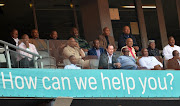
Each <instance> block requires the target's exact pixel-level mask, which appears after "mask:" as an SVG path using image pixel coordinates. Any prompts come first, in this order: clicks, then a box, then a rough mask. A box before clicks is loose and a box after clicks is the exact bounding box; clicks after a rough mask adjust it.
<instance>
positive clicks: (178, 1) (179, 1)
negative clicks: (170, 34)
mask: <svg viewBox="0 0 180 106" xmlns="http://www.w3.org/2000/svg"><path fill="white" fill-rule="evenodd" d="M176 7H177V13H178V20H179V29H180V0H176Z"/></svg>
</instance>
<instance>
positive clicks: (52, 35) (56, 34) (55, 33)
mask: <svg viewBox="0 0 180 106" xmlns="http://www.w3.org/2000/svg"><path fill="white" fill-rule="evenodd" d="M51 37H52V38H53V39H55V40H56V39H57V37H58V33H57V32H56V31H53V32H52V34H51Z"/></svg>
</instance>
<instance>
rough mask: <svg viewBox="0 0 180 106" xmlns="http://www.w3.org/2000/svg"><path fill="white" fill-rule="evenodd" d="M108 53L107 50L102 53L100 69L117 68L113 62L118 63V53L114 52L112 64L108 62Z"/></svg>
mask: <svg viewBox="0 0 180 106" xmlns="http://www.w3.org/2000/svg"><path fill="white" fill-rule="evenodd" d="M108 60H109V58H108V55H107V52H104V53H102V54H101V56H100V60H99V68H100V69H114V68H116V67H115V66H114V65H113V64H114V63H117V62H118V61H117V56H116V54H115V53H114V54H113V56H112V64H111V65H110V64H108Z"/></svg>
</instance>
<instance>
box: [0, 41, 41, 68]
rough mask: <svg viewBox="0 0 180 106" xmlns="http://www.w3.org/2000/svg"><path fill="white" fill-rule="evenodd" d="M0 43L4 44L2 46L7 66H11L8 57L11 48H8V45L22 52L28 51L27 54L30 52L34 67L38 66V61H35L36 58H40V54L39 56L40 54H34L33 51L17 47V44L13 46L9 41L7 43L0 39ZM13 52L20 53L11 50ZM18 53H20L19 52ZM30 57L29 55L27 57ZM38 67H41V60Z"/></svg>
mask: <svg viewBox="0 0 180 106" xmlns="http://www.w3.org/2000/svg"><path fill="white" fill-rule="evenodd" d="M0 44H3V45H4V48H5V55H6V62H7V67H8V68H12V66H11V58H10V51H12V50H10V49H9V47H11V48H13V49H16V50H21V51H23V52H26V53H29V54H31V55H32V56H33V57H32V60H33V62H34V66H35V68H38V63H37V62H38V61H37V59H38V58H39V59H42V56H40V55H38V54H35V53H33V52H30V51H28V50H25V49H22V48H19V47H17V46H14V45H12V44H10V43H7V42H5V41H3V40H0ZM13 52H15V53H17V54H20V53H18V52H16V51H13ZM20 55H22V54H20ZM29 58H30V57H29ZM40 68H43V63H42V62H40Z"/></svg>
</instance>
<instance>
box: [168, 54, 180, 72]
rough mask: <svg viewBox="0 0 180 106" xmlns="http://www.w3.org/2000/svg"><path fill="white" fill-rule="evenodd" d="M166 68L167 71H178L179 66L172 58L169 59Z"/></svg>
mask: <svg viewBox="0 0 180 106" xmlns="http://www.w3.org/2000/svg"><path fill="white" fill-rule="evenodd" d="M167 68H168V69H175V70H179V69H180V64H179V63H178V61H177V59H175V58H174V57H173V58H172V59H169V60H168V63H167Z"/></svg>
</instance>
